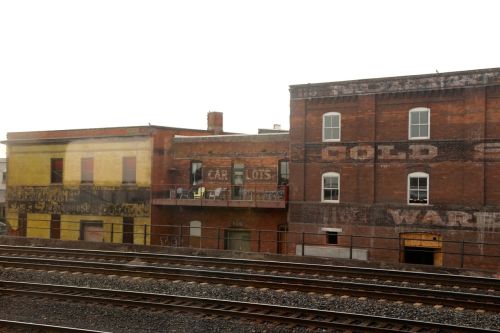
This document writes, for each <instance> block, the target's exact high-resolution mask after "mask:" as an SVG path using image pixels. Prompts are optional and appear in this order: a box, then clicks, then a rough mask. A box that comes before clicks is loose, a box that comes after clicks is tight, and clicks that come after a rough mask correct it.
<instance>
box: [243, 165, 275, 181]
mask: <svg viewBox="0 0 500 333" xmlns="http://www.w3.org/2000/svg"><path fill="white" fill-rule="evenodd" d="M245 180H246V181H247V182H255V183H270V182H273V181H276V169H275V168H249V169H246V170H245Z"/></svg>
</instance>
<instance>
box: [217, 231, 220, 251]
mask: <svg viewBox="0 0 500 333" xmlns="http://www.w3.org/2000/svg"><path fill="white" fill-rule="evenodd" d="M217 250H220V228H217Z"/></svg>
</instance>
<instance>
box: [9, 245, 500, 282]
mask: <svg viewBox="0 0 500 333" xmlns="http://www.w3.org/2000/svg"><path fill="white" fill-rule="evenodd" d="M2 251H3V252H5V251H10V252H22V253H33V254H34V255H36V256H40V254H44V253H51V254H53V255H59V256H64V257H68V256H85V257H89V256H90V257H95V258H101V259H106V260H126V261H132V260H134V259H135V260H141V261H144V262H152V263H169V264H172V263H178V264H181V265H199V266H217V267H226V268H230V269H234V268H237V269H252V270H255V271H263V270H265V271H270V272H273V274H278V273H279V272H282V273H284V272H289V273H299V274H309V275H321V276H342V277H345V276H347V277H349V276H350V277H362V278H365V279H374V278H376V279H378V280H383V279H385V280H390V281H403V282H412V281H414V282H415V283H425V284H428V285H440V286H453V287H455V286H458V287H462V288H467V289H469V288H479V289H484V290H494V291H499V290H500V279H496V278H488V277H477V276H467V275H457V274H441V273H429V272H414V271H401V270H394V269H381V268H366V267H351V266H339V265H319V264H308V263H294V262H283V261H269V260H253V259H235V258H219V257H199V256H186V255H172V254H158V253H144V252H118V251H100V250H81V249H67V248H47V247H25V246H11V245H0V252H2Z"/></svg>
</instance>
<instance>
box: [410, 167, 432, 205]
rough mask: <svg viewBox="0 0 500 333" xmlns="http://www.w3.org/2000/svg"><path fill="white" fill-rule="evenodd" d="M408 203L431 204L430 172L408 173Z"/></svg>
mask: <svg viewBox="0 0 500 333" xmlns="http://www.w3.org/2000/svg"><path fill="white" fill-rule="evenodd" d="M408 204H409V205H428V204H429V174H427V173H425V172H413V173H410V174H409V175H408Z"/></svg>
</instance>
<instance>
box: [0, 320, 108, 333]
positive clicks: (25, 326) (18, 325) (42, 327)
mask: <svg viewBox="0 0 500 333" xmlns="http://www.w3.org/2000/svg"><path fill="white" fill-rule="evenodd" d="M0 329H1V331H2V332H8V330H9V329H12V330H13V331H12V332H19V330H20V329H22V330H23V332H44V333H59V332H66V333H68V332H69V333H71V332H75V333H109V332H105V331H96V330H90V329H84V328H75V327H67V326H57V325H47V324H39V323H28V322H22V321H14V320H5V319H0Z"/></svg>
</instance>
